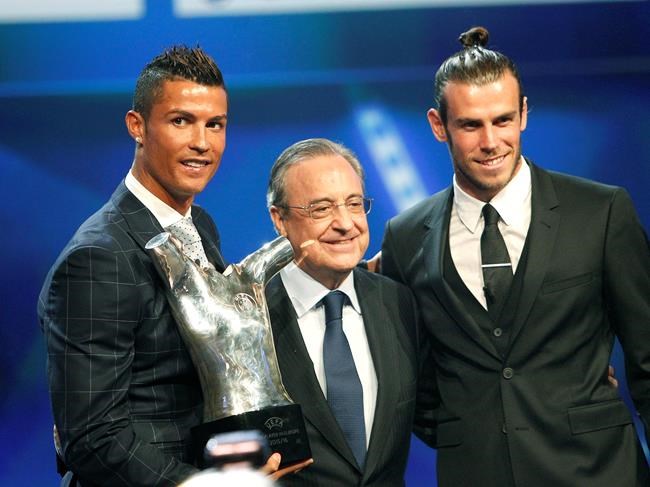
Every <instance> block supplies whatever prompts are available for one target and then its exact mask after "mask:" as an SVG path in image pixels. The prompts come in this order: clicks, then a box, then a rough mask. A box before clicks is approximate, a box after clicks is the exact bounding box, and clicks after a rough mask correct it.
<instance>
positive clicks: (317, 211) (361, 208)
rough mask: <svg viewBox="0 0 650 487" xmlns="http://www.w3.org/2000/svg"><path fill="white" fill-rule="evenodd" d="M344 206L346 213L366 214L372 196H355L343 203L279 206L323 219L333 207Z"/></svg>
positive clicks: (368, 210) (314, 218)
mask: <svg viewBox="0 0 650 487" xmlns="http://www.w3.org/2000/svg"><path fill="white" fill-rule="evenodd" d="M341 206H345V208H346V210H348V213H350V214H351V215H363V214H365V215H367V214H368V213H370V209H371V208H372V198H362V197H361V196H358V197H357V196H355V197H353V198H349V199H348V200H347V201H346V202H345V203H334V202H332V201H319V202H318V203H312V204H310V205H307V206H289V205H284V206H281V208H291V209H294V210H303V211H307V212H309V216H310V217H311V219H312V220H324V219H325V218H329V217H331V216H332V214H333V213H334V208H340V207H341Z"/></svg>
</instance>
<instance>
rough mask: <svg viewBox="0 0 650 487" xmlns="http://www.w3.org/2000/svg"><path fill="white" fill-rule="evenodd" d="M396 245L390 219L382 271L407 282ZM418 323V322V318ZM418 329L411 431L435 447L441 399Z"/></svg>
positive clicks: (427, 345) (428, 350)
mask: <svg viewBox="0 0 650 487" xmlns="http://www.w3.org/2000/svg"><path fill="white" fill-rule="evenodd" d="M399 247H400V243H399V242H396V241H395V239H394V237H393V234H392V227H391V221H389V222H388V223H387V224H386V231H385V233H384V240H383V243H382V249H381V272H382V274H384V275H385V276H388V277H390V278H391V279H393V280H395V281H397V282H400V283H402V284H408V283H406V281H405V279H404V276H403V272H402V268H401V263H400V262H399V261H398V256H399V255H400V253H399ZM418 315H419V316H421V315H422V313H418ZM419 323H420V325H421V323H422V321H421V319H420V320H419ZM420 328H421V327H420V326H418V331H419V333H418V366H419V367H418V368H419V371H418V388H417V398H416V405H415V416H414V420H413V432H414V433H415V435H416V436H417V437H418V438H420V439H421V440H422V441H423V442H425V443H426V444H427V445H429V446H431V447H434V446H435V444H436V417H435V411H436V409H437V407H438V405H439V404H440V400H439V396H438V389H437V383H436V373H435V364H434V361H433V356H432V347H431V342H430V338H429V334H428V333H422V332H421V330H420Z"/></svg>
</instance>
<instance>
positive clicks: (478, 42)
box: [433, 27, 524, 125]
mask: <svg viewBox="0 0 650 487" xmlns="http://www.w3.org/2000/svg"><path fill="white" fill-rule="evenodd" d="M488 39H489V33H488V31H487V29H486V28H484V27H472V28H471V29H469V30H468V31H467V32H463V33H462V34H461V35H460V37H459V38H458V40H459V41H460V43H461V44H462V45H463V49H462V50H461V51H458V52H457V53H455V54H453V55H451V56H450V57H448V58H447V59H446V60H445V61H444V62H443V63H442V64H441V65H440V68H438V71H437V72H436V79H435V84H434V95H433V97H434V102H435V104H436V106H437V108H438V113H439V114H440V118H441V119H442V122H443V123H444V124H445V125H446V124H447V101H446V100H445V97H444V90H445V87H446V86H447V84H448V83H450V82H455V83H465V84H471V85H478V86H481V85H485V84H488V83H492V82H494V81H497V80H498V79H499V78H501V77H502V76H503V75H504V74H505V73H506V72H510V73H511V74H512V75H513V76H514V77H515V79H516V80H517V85H518V86H519V110H520V111H521V110H522V109H523V107H524V89H523V86H522V84H521V78H520V77H519V72H518V71H517V67H516V66H515V63H513V62H512V60H510V59H509V58H508V57H507V56H505V55H504V54H502V53H500V52H498V51H493V50H491V49H487V48H486V47H485V46H486V45H487V42H488Z"/></svg>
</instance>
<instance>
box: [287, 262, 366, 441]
mask: <svg viewBox="0 0 650 487" xmlns="http://www.w3.org/2000/svg"><path fill="white" fill-rule="evenodd" d="M280 277H281V279H282V284H284V288H285V289H286V291H287V294H288V295H289V299H290V300H291V304H293V308H294V310H295V311H296V315H297V317H298V327H299V328H300V333H302V339H303V341H304V342H305V346H306V348H307V352H308V353H309V357H310V358H311V361H312V363H313V365H314V372H315V373H316V377H317V378H318V383H319V384H320V387H321V389H322V390H323V394H324V395H325V397H327V381H326V378H325V367H324V365H323V340H324V338H325V309H324V307H323V306H318V303H319V302H320V300H321V299H323V297H324V296H325V295H326V294H328V293H329V292H330V291H332V290H331V289H328V288H326V287H325V286H323V285H322V284H321V283H320V282H318V281H316V280H315V279H314V278H313V277H311V276H310V275H309V274H307V273H306V272H304V271H303V270H302V269H300V268H299V267H298V266H297V265H296V264H295V262H291V263H290V264H289V265H287V266H286V267H284V268H283V269H282V270H281V271H280ZM338 291H341V292H343V293H344V294H345V295H346V296H347V297H348V299H349V303H347V304H346V305H345V306H344V307H343V332H344V333H345V336H346V337H347V339H348V343H349V344H350V350H351V351H352V357H353V358H354V365H355V366H356V368H357V374H358V375H359V379H360V381H361V387H362V389H363V415H364V420H365V425H366V447H367V446H368V442H369V440H370V432H371V431H372V423H373V419H374V417H375V404H376V400H377V375H376V374H375V367H374V364H373V362H372V356H371V355H370V346H369V345H368V337H367V335H366V328H365V326H364V324H363V316H361V307H360V306H359V300H358V299H357V293H356V291H355V289H354V274H353V273H350V275H349V276H348V277H347V278H346V279H345V280H344V281H343V283H342V284H341V285H340V286H339V287H338Z"/></svg>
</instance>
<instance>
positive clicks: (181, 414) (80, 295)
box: [38, 183, 224, 487]
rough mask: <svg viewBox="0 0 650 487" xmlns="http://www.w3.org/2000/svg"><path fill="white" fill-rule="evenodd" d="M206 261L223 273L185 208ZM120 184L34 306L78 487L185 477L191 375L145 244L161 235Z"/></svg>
mask: <svg viewBox="0 0 650 487" xmlns="http://www.w3.org/2000/svg"><path fill="white" fill-rule="evenodd" d="M192 214H193V216H194V221H195V223H196V226H197V228H198V229H199V232H200V234H201V236H202V239H203V243H204V247H205V250H206V254H207V255H208V258H209V259H210V260H211V262H212V263H213V264H214V265H215V267H216V268H217V269H219V270H223V268H224V262H223V259H222V257H221V254H220V251H219V236H218V233H217V229H216V227H215V225H214V222H213V221H212V220H211V218H210V217H209V216H208V215H207V214H206V213H205V212H204V211H203V210H202V209H201V208H199V207H193V208H192ZM162 231H163V229H162V228H161V227H160V225H159V224H158V222H157V220H156V219H155V218H154V216H153V215H152V214H151V213H150V212H149V210H147V209H146V208H145V207H144V206H143V205H142V203H140V201H139V200H137V198H135V196H133V194H132V193H131V192H130V191H128V189H126V187H125V186H124V183H122V184H120V185H119V186H118V188H117V190H116V191H115V193H114V194H113V196H112V197H111V199H110V201H109V202H108V203H106V205H105V206H104V207H103V208H101V209H100V210H99V211H98V212H97V213H95V214H94V215H93V216H91V217H90V218H89V219H88V220H87V221H86V222H85V223H84V224H83V225H82V226H81V227H80V228H79V230H78V231H77V232H76V233H75V235H74V236H73V237H72V240H71V241H70V242H69V243H68V245H67V246H66V247H65V249H64V250H63V252H62V253H61V255H60V256H59V258H58V259H57V261H56V263H55V264H54V266H53V267H52V269H51V270H50V272H49V274H48V276H47V278H46V281H45V283H44V285H43V289H42V291H41V294H40V297H39V302H38V314H39V319H40V322H41V326H42V329H43V332H44V335H45V342H46V346H47V352H48V362H47V375H48V381H49V388H50V394H51V400H52V407H53V412H54V421H55V424H56V426H57V428H58V431H59V434H60V436H61V441H62V446H63V456H64V461H65V463H66V465H67V467H68V468H69V469H70V470H72V471H73V472H74V473H75V474H76V476H77V477H78V478H79V481H80V483H81V484H82V485H83V486H84V487H92V486H102V485H107V486H108V485H110V486H122V485H124V486H171V485H176V484H178V483H179V481H181V480H183V479H184V478H186V477H187V476H188V475H190V474H191V473H193V472H194V471H195V468H194V467H192V466H191V465H189V464H187V463H185V462H187V461H188V460H189V457H188V451H189V448H188V447H189V445H188V434H189V429H190V428H191V427H193V426H195V425H196V424H198V423H199V421H200V419H201V410H202V407H201V406H202V396H201V391H200V386H199V382H198V377H197V374H196V372H195V370H194V367H193V365H192V362H191V360H190V357H189V354H188V352H187V350H186V348H185V346H184V344H183V342H182V340H181V337H180V335H179V333H178V329H177V325H176V322H175V321H174V319H173V317H172V315H171V312H170V309H169V306H168V304H167V300H166V298H165V294H164V290H163V287H162V284H161V282H160V281H159V277H158V275H157V273H156V271H155V269H154V267H153V264H152V262H151V260H150V258H149V256H148V254H147V253H146V252H145V250H144V245H145V244H146V242H147V241H148V240H149V239H150V238H151V237H153V236H155V235H157V234H158V233H160V232H162Z"/></svg>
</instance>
